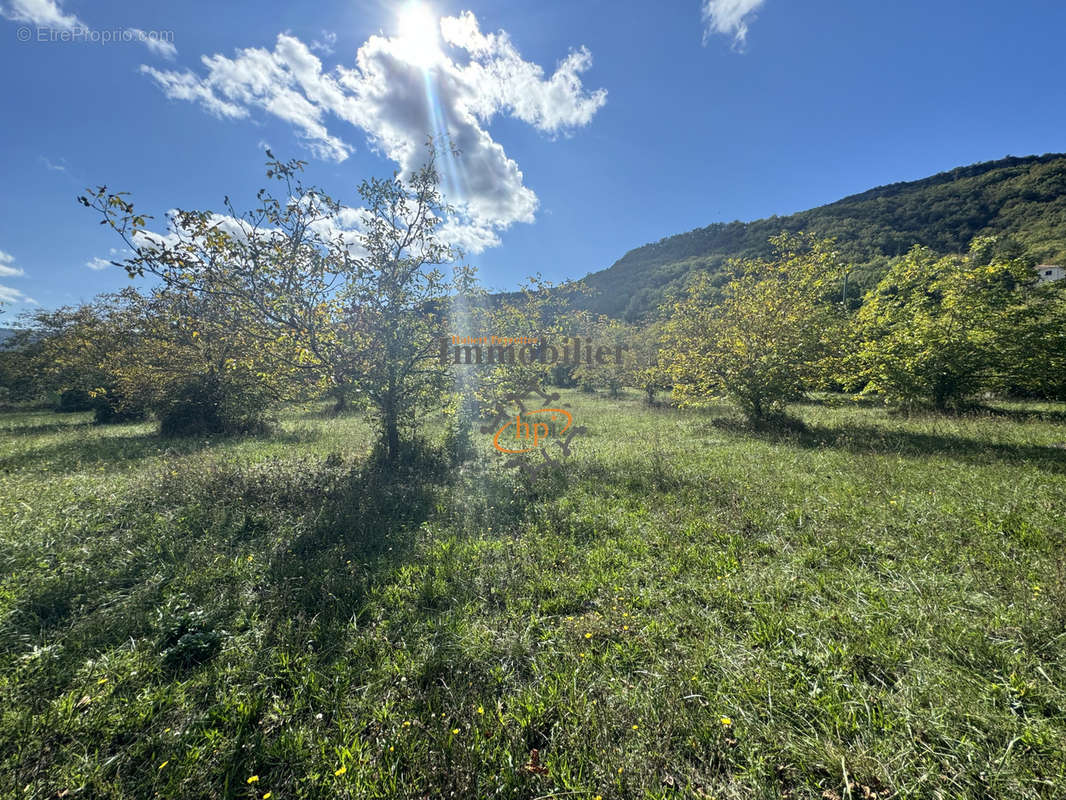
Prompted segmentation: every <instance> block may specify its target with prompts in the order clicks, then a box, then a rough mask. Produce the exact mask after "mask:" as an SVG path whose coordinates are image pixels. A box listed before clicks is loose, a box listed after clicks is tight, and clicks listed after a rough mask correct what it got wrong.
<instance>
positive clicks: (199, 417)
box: [158, 374, 270, 436]
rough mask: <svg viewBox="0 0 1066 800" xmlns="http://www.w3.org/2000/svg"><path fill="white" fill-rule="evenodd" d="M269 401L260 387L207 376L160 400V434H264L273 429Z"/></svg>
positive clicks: (216, 376)
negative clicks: (267, 413)
mask: <svg viewBox="0 0 1066 800" xmlns="http://www.w3.org/2000/svg"><path fill="white" fill-rule="evenodd" d="M268 402H269V398H267V397H266V396H265V395H264V393H263V392H262V391H261V389H260V388H259V387H257V386H254V385H244V384H242V382H240V381H237V380H234V381H229V380H225V379H223V378H221V377H220V376H219V375H217V374H208V375H204V376H201V377H199V378H195V379H193V380H191V381H188V382H186V383H184V384H182V385H181V386H180V388H178V389H177V390H176V391H175V392H174V393H173V394H172V395H169V396H166V397H163V398H161V399H160V400H159V402H158V413H159V432H160V434H162V435H163V436H201V435H204V434H242V433H261V432H265V431H266V430H269V428H270V424H269V422H268V420H267V418H266V411H267V407H268Z"/></svg>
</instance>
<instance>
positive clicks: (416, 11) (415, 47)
mask: <svg viewBox="0 0 1066 800" xmlns="http://www.w3.org/2000/svg"><path fill="white" fill-rule="evenodd" d="M398 22H399V41H400V42H401V43H402V44H403V46H404V49H405V50H406V51H407V55H408V57H409V58H410V59H411V60H412V61H413V62H415V63H416V64H418V65H419V66H421V67H429V66H431V65H432V64H433V63H435V62H436V61H437V59H439V58H440V55H441V52H440V37H439V33H438V31H439V30H440V26H439V23H438V21H437V16H436V15H435V14H434V13H433V10H432V9H431V8H430V7H429V6H428V5H426V4H425V3H422V2H419V1H418V0H408V2H406V3H404V4H403V7H402V8H401V9H400V14H399V19H398Z"/></svg>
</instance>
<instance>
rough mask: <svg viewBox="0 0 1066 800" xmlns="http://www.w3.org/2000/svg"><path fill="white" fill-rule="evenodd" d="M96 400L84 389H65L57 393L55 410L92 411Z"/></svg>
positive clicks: (69, 411)
mask: <svg viewBox="0 0 1066 800" xmlns="http://www.w3.org/2000/svg"><path fill="white" fill-rule="evenodd" d="M95 409H96V402H95V401H94V400H93V398H92V397H91V396H90V395H89V393H88V392H87V391H85V389H67V390H65V391H62V392H60V393H59V402H58V403H57V404H56V412H57V413H60V414H73V413H75V412H77V411H94V410H95Z"/></svg>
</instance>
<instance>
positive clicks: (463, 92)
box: [141, 12, 606, 253]
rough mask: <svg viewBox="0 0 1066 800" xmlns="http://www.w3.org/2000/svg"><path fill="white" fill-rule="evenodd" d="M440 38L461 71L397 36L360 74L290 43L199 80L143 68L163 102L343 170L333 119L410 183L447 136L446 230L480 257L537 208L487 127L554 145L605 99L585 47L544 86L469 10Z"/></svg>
mask: <svg viewBox="0 0 1066 800" xmlns="http://www.w3.org/2000/svg"><path fill="white" fill-rule="evenodd" d="M439 31H440V33H441V35H442V37H443V40H444V42H445V43H446V44H447V45H450V46H451V47H452V48H454V49H456V50H459V51H462V54H463V55H464V56H465V58H463V59H462V60H463V61H465V63H464V64H461V63H458V62H457V61H455V60H453V59H452V58H451V57H450V56H448V55H446V54H444V53H436V52H430V53H428V54H427V53H426V52H424V50H423V51H421V52H419V51H418V48H413V47H412V46H411V44H412V43H411V42H409V41H406V40H404V39H402V38H399V37H391V38H390V37H385V36H372V37H370V39H368V40H367V41H366V42H365V43H364V44H363V46H362V47H360V48H359V50H358V52H357V53H356V58H355V64H354V65H353V66H351V67H344V66H338V67H335V68H333V69H332V70H329V71H324V70H323V67H322V62H321V61H320V60H319V59H318V58H317V57H316V56H315V55H314V53H312V52H311V50H312V48H313V47H315V46H316V44H317V45H321V43H315V44H312V46H311V47H308V46H307V45H306V44H304V43H303V42H302V41H301V40H299V39H297V38H295V37H293V36H291V35H289V34H284V33H283V34H280V35H279V36H278V38H277V41H276V43H275V45H274V49H273V50H272V51H268V50H265V49H261V48H247V49H243V50H238V51H237V52H236V54H235V56H234V57H233V58H227V57H226V56H223V55H218V54H216V55H212V56H204V57H203V58H202V59H201V61H202V63H203V65H204V67H205V68H206V74H204V75H203V76H199V75H196V74H195V73H193V72H191V71H182V72H177V71H159V70H155V69H153V68H151V67H147V66H142V67H141V71H142V72H144V73H145V74H147V75H150V76H151V77H152V78H153V79H154V80H155V81H156V83H157V84H158V85H159V87H160V88H161V89H162V90H163V92H164V93H165V94H166V95H167V96H168V97H171V98H174V99H180V100H189V101H192V102H198V103H200V105H202V106H203V107H204V109H205V110H207V111H208V112H209V113H212V114H214V115H215V116H219V117H230V118H239V117H244V116H247V115H249V114H250V112H251V110H252V109H260V110H262V111H265V112H267V113H268V114H271V115H273V116H276V117H278V118H280V119H282V120H284V121H286V122H288V123H289V124H291V125H292V126H293V127H294V128H295V129H296V130H297V132H298V133H299V135H300V136H301V137H302V138H303V139H304V140H305V141H306V143H307V146H308V147H309V148H310V149H311V150H312V152H314V153H315V155H317V156H318V157H319V158H322V159H325V160H333V161H343V160H344V159H345V158H347V157H348V155H349V154H350V153H351V152H352V150H353V149H354V148H353V146H352V145H351V144H350V143H349V142H347V141H345V140H343V139H341V138H339V137H338V136H337V135H335V134H334V133H332V132H331V131H330V130H329V128H328V127H327V122H328V121H330V120H331V118H336V119H339V120H342V121H344V122H346V123H348V124H350V125H352V126H354V127H355V128H358V129H360V130H361V131H362V132H363V134H364V135H365V137H366V139H367V140H368V142H369V144H370V145H371V147H373V148H374V149H375V150H378V151H379V152H381V153H382V154H383V155H385V156H386V157H387V158H388V159H390V160H391V161H393V162H395V163H396V164H397V165H398V166H399V167H400V169H401V170H402V171H403V172H405V173H407V172H410V171H412V170H414V169H417V168H418V167H419V166H420V164H421V162H422V161H423V160H424V158H425V149H424V143H425V140H426V137H427V136H428V135H430V134H432V135H433V136H434V137H435V138H437V139H443V138H445V136H446V137H447V138H449V139H450V140H451V143H452V145H453V146H455V147H457V148H458V149H459V151H460V152H461V155H460V156H459V157H458V159H456V160H455V161H454V162H453V161H452V160H451V159H450V158H448V157H443V156H442V159H441V164H440V166H441V172H442V178H443V183H444V187H445V191H446V193H447V195H448V200H449V201H450V202H451V203H452V204H453V205H455V206H457V208H458V209H459V212H460V213H459V215H458V217H457V219H455V220H449V222H448V224H447V225H446V226H445V232H446V233H447V234H448V235H449V236H454V237H455V242H454V243H456V244H459V245H460V246H463V247H464V249H466V250H468V251H469V252H475V253H476V252H481V251H482V250H484V249H485V248H486V247H491V246H495V245H497V244H499V237H498V232H499V231H500V230H504V229H506V228H507V227H509V226H510V225H512V224H513V223H515V222H532V221H533V218H534V213H535V211H536V209H537V204H538V201H537V197H536V195H535V194H534V193H533V191H532V190H530V189H529V188H528V187H526V186H525V185H524V183H523V175H522V172H521V170H520V169H519V168H518V164H516V163H515V162H514V160H513V159H511V158H509V157H508V156H507V154H506V153H505V151H504V149H503V147H502V146H501V145H500V144H499V143H498V142H496V141H495V140H493V138H492V136H491V135H490V134H489V132H488V131H487V130H486V126H487V125H488V124H489V123H490V122H491V121H492V119H493V118H494V117H496V116H497V115H507V116H511V117H514V118H516V119H519V120H522V121H524V122H527V123H529V124H530V125H532V126H534V127H536V128H537V129H538V130H541V131H544V132H546V133H549V134H552V135H553V136H554V135H558V134H563V133H567V132H569V131H571V130H573V129H575V128H578V127H581V126H584V125H587V124H588V123H589V122H590V121H591V120H592V118H593V116H594V115H595V113H596V111H598V110H599V109H600V108H601V107H602V106H603V104H604V103H605V102H606V91H604V90H603V89H599V90H596V91H592V92H589V91H586V90H585V89H584V87H583V85H582V82H581V73H583V72H584V71H585V70H587V69H588V68H589V66H590V65H591V55H590V54H589V52H588V50H586V49H585V48H580V49H578V50H575V51H572V52H571V53H570V54H569V55H568V56H566V58H564V59H563V60H562V61H561V62H560V63H559V64H558V65H557V67H556V69H555V72H554V73H553V74H552V75H551V76H550V77H546V76H545V73H544V70H543V69H542V68H541V67H540V66H539V65H537V64H534V63H531V62H529V61H526V60H524V59H523V58H522V57H521V55H520V54H519V52H518V50H517V49H516V48H515V46H514V44H513V43H512V42H511V40H510V37H509V36H508V35H507V34H506V33H505V32H503V31H500V32H498V33H495V34H483V33H481V31H480V29H479V27H478V23H477V19H476V18H475V17H474V15H473V14H471V13H469V12H465V13H463V14H462V15H460V16H458V17H452V18H444V19H443V20H441V21H440V25H439ZM330 46H332V43H331V44H330ZM319 49H321V48H319ZM442 149H444V148H442Z"/></svg>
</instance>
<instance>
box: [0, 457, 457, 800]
mask: <svg viewBox="0 0 1066 800" xmlns="http://www.w3.org/2000/svg"><path fill="white" fill-rule="evenodd" d="M447 476H448V466H447V464H446V462H445V460H444V459H443V457H441V456H440V455H439V454H438V453H436V452H435V451H433V450H432V449H431V448H428V447H424V446H422V445H414V446H412V447H411V448H410V449H409V450H408V451H407V452H405V453H404V454H403V457H402V458H401V459H400V461H399V462H398V463H396V464H392V465H389V464H385V463H383V462H382V461H381V460H380V459H377V458H375V457H373V456H371V458H369V459H367V460H366V461H364V462H356V463H354V464H353V463H352V462H344V461H342V460H341V459H340V458H334V457H330V458H327V459H325V460H322V459H311V458H306V459H300V460H297V461H293V460H291V459H288V460H277V461H275V462H269V463H266V464H256V465H240V464H233V465H231V464H228V463H224V464H220V465H218V466H217V467H216V468H214V469H207V470H203V469H198V470H192V471H185V472H183V473H179V474H178V475H177V476H176V477H174V478H164V480H165V481H166V480H169V481H172V485H170V484H166V485H162V484H161V485H159V486H153V487H151V488H150V489H146V490H145V494H144V495H143V496H137V497H132V498H130V499H129V501H128V505H127V506H125V507H123V508H120V509H116V510H115V516H114V519H113V523H112V524H113V525H114V528H113V530H112V529H110V528H108V529H106V530H105V529H101V530H94V531H93V532H92V538H93V539H96V538H97V537H99V539H100V547H101V550H100V552H99V554H97V555H89V556H88V557H89V559H90V560H89V561H85V562H82V561H80V560H73V561H71V562H70V563H65V564H63V565H62V567H61V568H59V569H56V570H55V573H54V574H51V575H47V576H41V577H40V578H39V579H38V580H37V581H36V582H35V583H34V584H33V585H32V586H31V587H29V590H28V591H27V592H26V593H25V594H24V595H23V596H22V597H20V598H19V599H18V601H17V602H16V603H15V606H14V607H13V608H12V609H11V612H10V613H9V614H7V615H5V616H4V617H3V618H2V619H0V643H3V644H4V645H5V647H4V649H5V650H8V652H9V653H10V659H8V658H5V659H3V663H4V671H5V672H7V671H9V670H12V669H18V667H17V666H16V664H17V662H18V660H19V659H22V658H23V657H24V654H25V653H27V651H28V650H29V648H30V647H31V645H38V646H39V647H42V646H43V647H44V648H45V650H44V651H43V652H44V653H45V655H42V656H40V657H35V658H36V660H37V661H38V662H39V666H38V668H35V669H33V670H32V671H27V670H20V672H21V676H20V679H19V682H18V686H17V687H14V688H15V691H14V692H13V693H7V695H6V696H7V699H9V700H11V701H13V702H14V701H18V702H19V703H20V705H21V706H23V707H25V708H27V709H30V710H31V711H33V713H35V714H50V713H52V711H51V710H50V709H52V707H53V701H54V699H55V698H56V697H58V696H60V695H62V694H63V693H64V692H66V691H69V689H70V687H71V686H72V685H73V684H74V683H75V682H76V680H77V677H76V676H77V673H78V671H79V670H81V669H83V668H84V665H85V664H86V663H91V662H92V661H94V660H96V659H99V658H100V657H101V655H102V654H104V653H108V652H109V651H111V650H113V649H114V648H116V647H118V646H119V645H120V644H121V643H122V642H130V641H136V642H137V643H139V648H145V647H147V649H146V650H145V653H146V655H149V656H150V654H151V653H152V651H153V650H157V651H160V652H159V655H160V659H159V661H158V663H156V665H155V666H154V667H151V668H149V671H150V674H151V677H149V672H146V673H145V679H147V680H150V681H152V682H155V683H158V684H168V683H170V682H172V681H174V680H175V679H182V680H183V679H187V678H189V677H190V676H191V675H192V674H193V673H194V672H196V671H200V670H208V671H210V670H214V669H220V670H224V671H226V672H232V671H233V670H234V668H236V669H238V670H239V671H240V672H241V673H242V674H243V675H244V677H243V678H242V679H241V681H242V683H243V685H246V686H248V687H255V688H254V690H253V691H252V692H251V694H250V695H249V697H248V702H247V703H245V704H243V705H242V709H241V711H240V713H239V715H237V716H235V717H234V718H233V719H232V720H231V721H230V722H229V723H228V725H227V727H228V728H229V733H230V735H229V739H228V742H227V748H226V752H225V753H223V754H221V756H220V769H221V770H222V772H223V773H224V775H225V778H224V780H223V779H222V778H221V775H220V780H219V782H218V784H216V785H215V787H214V789H215V793H216V795H221V796H225V797H235V796H237V795H238V794H239V792H240V791H241V790H243V789H245V788H246V787H245V785H244V778H246V777H247V775H248V774H251V773H250V772H249V770H250V769H252V768H254V767H256V763H255V761H254V759H255V758H256V757H257V754H258V753H261V752H263V750H264V747H265V746H266V745H268V744H269V742H268V741H267V739H268V738H269V737H270V734H269V732H266V731H264V729H263V727H262V726H261V724H260V722H261V719H260V718H261V716H262V714H263V713H264V709H265V708H266V707H268V706H269V698H270V696H271V692H273V691H284V689H283V688H282V686H283V685H284V684H285V681H286V680H287V678H286V677H284V676H275V675H274V674H273V673H274V666H273V658H274V654H276V653H279V652H283V653H291V654H299V655H306V656H308V657H309V660H310V662H311V664H312V665H313V668H316V669H319V668H326V667H327V666H328V665H329V664H331V663H333V662H336V661H338V660H341V659H343V660H344V661H345V662H348V663H350V662H353V661H354V662H356V669H357V668H358V662H359V661H360V660H361V659H364V658H366V659H369V658H372V652H373V648H372V647H371V646H369V645H366V646H363V645H358V646H357V645H356V644H353V637H352V630H351V627H350V626H351V622H352V620H353V619H355V618H358V615H359V614H360V613H361V612H362V609H363V608H364V607H365V606H366V598H367V594H368V592H370V591H371V590H372V588H373V587H374V586H375V585H377V584H379V583H380V582H382V581H385V580H388V579H389V576H391V575H392V574H393V573H394V570H395V569H396V568H397V567H399V566H401V565H402V564H403V563H404V562H406V561H408V560H409V559H410V558H411V554H412V552H413V550H414V547H415V544H416V539H417V535H418V531H419V529H420V527H421V525H422V523H423V522H425V521H426V520H427V519H430V518H431V517H432V516H433V515H434V514H435V513H438V505H439V504H438V498H439V495H440V493H441V491H442V490H443V489H444V487H445V483H446V480H447ZM167 519H180V520H183V522H182V524H180V525H174V524H170V523H167V522H166V521H165V520H167ZM109 537H110V538H109ZM110 539H113V540H114V541H110ZM142 540H143V541H142ZM93 552H95V551H93ZM249 552H259V553H261V554H263V557H264V558H265V560H266V563H265V565H264V567H263V568H262V570H261V572H259V576H258V577H257V578H256V579H255V584H254V585H249V584H248V583H247V581H245V580H244V579H240V578H238V573H233V572H232V570H231V569H230V568H228V567H225V564H226V563H232V562H234V561H236V562H241V563H243V562H244V561H245V558H246V555H247V554H248V553H249ZM86 553H89V551H86ZM220 557H221V559H222V561H221V563H222V564H223V566H222V567H220V568H218V569H219V570H220V571H219V572H218V574H217V575H216V574H215V570H216V568H215V567H214V566H213V565H214V564H216V563H219V562H218V559H219V558H220ZM247 557H248V558H249V560H250V558H251V556H247ZM198 576H201V577H198ZM176 598H177V599H178V601H179V606H177V608H178V611H177V614H178V616H180V615H181V614H183V613H184V612H185V610H188V609H192V610H199V611H200V612H202V613H201V617H202V619H203V631H202V632H203V633H206V634H207V635H209V636H217V637H221V641H222V646H221V648H219V652H226V653H228V655H227V656H226V657H225V661H223V662H219V663H218V665H217V666H216V659H218V658H220V656H219V655H217V654H214V653H212V654H211V655H209V656H207V657H205V658H204V659H202V660H195V661H189V662H182V663H179V664H168V663H166V659H164V658H163V657H162V655H163V654H162V650H161V648H162V646H163V645H162V644H161V641H162V640H161V638H160V635H161V631H160V630H159V629H158V628H159V627H160V624H161V623H159V622H157V617H158V616H159V615H160V614H161V613H162V614H166V613H169V612H168V611H167V609H169V608H170V607H171V606H172V605H174V601H175V599H176ZM250 615H254V616H255V617H257V618H259V619H260V620H262V621H263V627H262V634H261V635H258V636H257V637H256V639H257V647H256V651H255V652H254V653H252V654H248V656H247V657H246V658H238V662H237V663H236V664H235V663H233V659H234V658H235V657H237V656H236V655H235V651H232V650H228V649H227V647H226V644H225V641H226V640H227V639H228V638H229V635H227V634H226V633H225V632H226V631H227V630H229V631H234V630H235V628H234V626H235V625H237V626H238V629H239V626H240V625H243V624H244V623H241V622H240V620H242V619H245V618H247V617H248V616H250ZM8 646H10V649H8ZM16 654H17V655H16ZM150 661H151V662H153V663H155V659H152V658H150ZM229 681H230V679H229V678H227V682H229ZM31 707H32V708H31ZM154 724H155V723H154V722H153V720H151V719H145V720H144V721H143V725H141V727H140V730H136V731H134V730H131V731H128V732H127V734H128V735H129V736H130V738H131V741H138V742H140V741H143V742H145V745H144V747H145V748H147V749H148V750H150V749H151V747H152V744H151V743H152V741H153V735H152V732H153V725H154ZM64 736H66V734H64V733H63V731H62V730H61V729H58V728H57V729H56V731H55V732H54V734H51V733H50V734H48V741H47V742H43V741H42V742H41V744H42V746H43V745H47V746H48V748H51V750H52V751H53V752H55V753H56V754H58V753H60V752H61V751H63V750H64V748H65V747H66V745H67V744H68V743H69V742H68V740H67V739H65V738H64ZM53 737H54V738H53ZM30 755H32V754H30ZM143 757H144V758H148V757H149V756H148V755H147V750H146V754H145V755H144V756H143ZM20 758H21V757H20ZM27 758H29V756H27ZM132 758H133V759H134V760H135V761H137V760H140V759H141V758H142V755H140V754H139V753H138V754H136V755H133V756H132ZM38 763H39V760H38V759H35V758H34V759H31V760H30V761H27V762H25V763H23V764H22V765H21V767H20V768H19V769H18V770H17V771H18V772H19V773H20V775H19V776H18V780H21V781H22V782H23V783H25V782H26V780H27V778H28V777H33V776H36V772H37V769H38V768H37V767H35V766H34V765H35V764H38ZM29 773H32V775H30V774H29ZM41 774H42V775H43V774H44V773H41ZM20 785H21V784H20Z"/></svg>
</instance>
